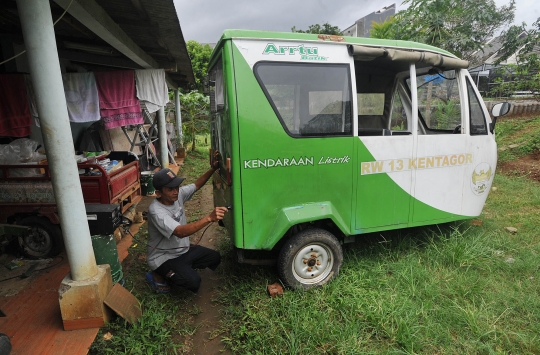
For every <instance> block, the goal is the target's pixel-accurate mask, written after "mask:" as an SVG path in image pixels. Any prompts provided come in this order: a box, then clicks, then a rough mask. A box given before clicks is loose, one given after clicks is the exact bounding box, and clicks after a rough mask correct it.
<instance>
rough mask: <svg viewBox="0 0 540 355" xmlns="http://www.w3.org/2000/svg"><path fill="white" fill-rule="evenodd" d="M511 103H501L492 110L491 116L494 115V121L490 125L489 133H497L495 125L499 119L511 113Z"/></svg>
mask: <svg viewBox="0 0 540 355" xmlns="http://www.w3.org/2000/svg"><path fill="white" fill-rule="evenodd" d="M510 107H511V105H510V103H509V102H499V103H498V104H496V105H495V106H493V107H492V108H491V114H492V115H493V121H491V123H490V124H489V131H490V132H491V133H493V132H494V131H495V124H496V123H497V117H501V116H504V115H506V114H507V113H508V112H509V111H510Z"/></svg>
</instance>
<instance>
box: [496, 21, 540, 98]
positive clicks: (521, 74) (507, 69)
mask: <svg viewBox="0 0 540 355" xmlns="http://www.w3.org/2000/svg"><path fill="white" fill-rule="evenodd" d="M501 37H502V39H503V41H502V43H503V45H502V47H501V49H500V50H499V52H498V55H499V58H498V59H497V61H496V62H495V64H497V65H499V64H501V63H502V62H504V61H506V60H507V59H509V58H510V57H514V56H515V60H516V62H515V64H509V65H506V66H504V67H501V68H500V69H499V73H498V74H499V75H500V76H501V77H500V78H498V82H499V85H496V86H494V88H493V89H492V90H491V93H492V94H494V95H504V96H509V95H511V94H512V93H514V92H516V91H525V92H530V93H531V95H532V96H533V97H534V99H536V100H537V101H540V56H539V55H538V53H537V52H535V51H534V49H535V47H536V46H538V45H540V17H539V18H538V19H537V20H536V21H535V22H534V23H533V24H532V29H527V24H526V23H525V22H523V23H522V24H521V26H512V27H510V28H509V29H508V30H507V31H505V32H503V33H502V34H501ZM505 77H506V78H507V79H508V80H503V79H504V78H505Z"/></svg>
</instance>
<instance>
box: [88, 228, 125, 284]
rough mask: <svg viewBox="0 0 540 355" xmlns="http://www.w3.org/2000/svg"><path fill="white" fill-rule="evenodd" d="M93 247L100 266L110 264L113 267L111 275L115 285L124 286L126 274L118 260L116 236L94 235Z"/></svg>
mask: <svg viewBox="0 0 540 355" xmlns="http://www.w3.org/2000/svg"><path fill="white" fill-rule="evenodd" d="M92 247H93V248H94V255H95V256H96V263H97V264H98V265H103V264H109V265H110V266H111V275H112V282H113V284H115V283H117V282H120V284H121V285H123V284H124V273H123V272H122V264H120V260H119V259H118V249H116V240H115V239H114V235H113V234H110V235H93V236H92Z"/></svg>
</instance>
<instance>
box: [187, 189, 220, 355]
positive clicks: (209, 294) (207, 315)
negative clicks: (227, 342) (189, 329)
mask: <svg viewBox="0 0 540 355" xmlns="http://www.w3.org/2000/svg"><path fill="white" fill-rule="evenodd" d="M197 196H198V197H197ZM185 208H186V213H187V216H188V219H189V217H190V216H192V215H193V213H195V211H197V212H198V211H200V214H201V217H202V216H204V215H206V214H209V213H210V212H211V211H212V209H213V208H214V201H213V197H212V185H211V184H210V183H208V184H206V185H205V186H204V187H203V188H202V189H201V193H200V195H195V197H194V198H193V199H192V200H191V201H188V202H187V203H186V204H185ZM220 228H221V227H219V225H218V224H217V223H213V224H212V225H210V227H208V229H207V230H206V232H204V229H203V230H201V231H199V232H197V233H196V234H195V235H193V236H192V237H191V238H190V239H191V240H192V242H197V241H198V240H199V238H200V236H201V234H202V233H203V232H204V235H203V238H202V239H201V240H200V242H199V245H202V246H205V247H208V248H212V249H217V247H218V241H219V238H220V236H221V235H222V234H221V233H220V232H219V229H220ZM199 274H200V275H201V278H202V283H201V288H200V289H199V292H198V293H197V295H196V296H195V297H194V300H195V305H196V307H197V309H198V310H199V312H198V314H197V315H195V316H194V319H193V323H194V324H193V325H194V326H195V327H196V329H197V331H196V332H195V334H193V335H192V336H191V337H188V338H186V339H185V341H184V343H185V344H186V345H188V347H189V348H190V351H189V354H193V355H207V354H230V352H229V351H227V350H226V349H225V347H224V346H223V344H222V343H221V342H220V336H219V334H218V333H217V330H218V329H219V311H220V305H219V304H218V303H217V302H215V301H214V299H215V298H216V293H217V292H219V289H220V286H221V285H222V284H223V279H222V278H221V277H220V275H219V274H218V273H214V272H213V271H212V270H210V269H204V270H199Z"/></svg>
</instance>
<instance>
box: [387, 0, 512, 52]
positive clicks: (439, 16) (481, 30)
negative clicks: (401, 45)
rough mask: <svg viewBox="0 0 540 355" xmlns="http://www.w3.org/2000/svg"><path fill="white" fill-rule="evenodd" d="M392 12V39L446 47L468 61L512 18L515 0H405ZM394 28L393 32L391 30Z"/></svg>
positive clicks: (389, 32) (390, 32)
mask: <svg viewBox="0 0 540 355" xmlns="http://www.w3.org/2000/svg"><path fill="white" fill-rule="evenodd" d="M403 4H404V5H407V4H408V5H409V7H408V8H407V9H405V10H402V11H399V12H398V13H397V14H396V15H395V22H394V23H393V25H392V27H393V30H392V31H387V33H388V34H389V35H390V36H393V39H403V40H412V41H416V42H422V43H426V44H430V45H433V46H436V47H439V48H442V49H445V50H447V51H449V52H451V53H453V54H455V55H457V56H458V57H460V58H463V59H466V60H470V59H472V58H473V54H474V52H476V51H478V50H482V48H483V46H484V44H485V43H486V42H487V40H488V39H489V38H491V37H493V35H494V34H495V33H496V31H497V30H499V29H500V28H501V27H503V26H505V25H508V24H510V23H511V22H512V21H513V19H514V12H515V0H510V2H509V4H508V5H505V6H501V7H499V8H498V7H497V6H496V5H495V2H494V1H493V0H405V1H404V2H403ZM393 31H394V32H393Z"/></svg>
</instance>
